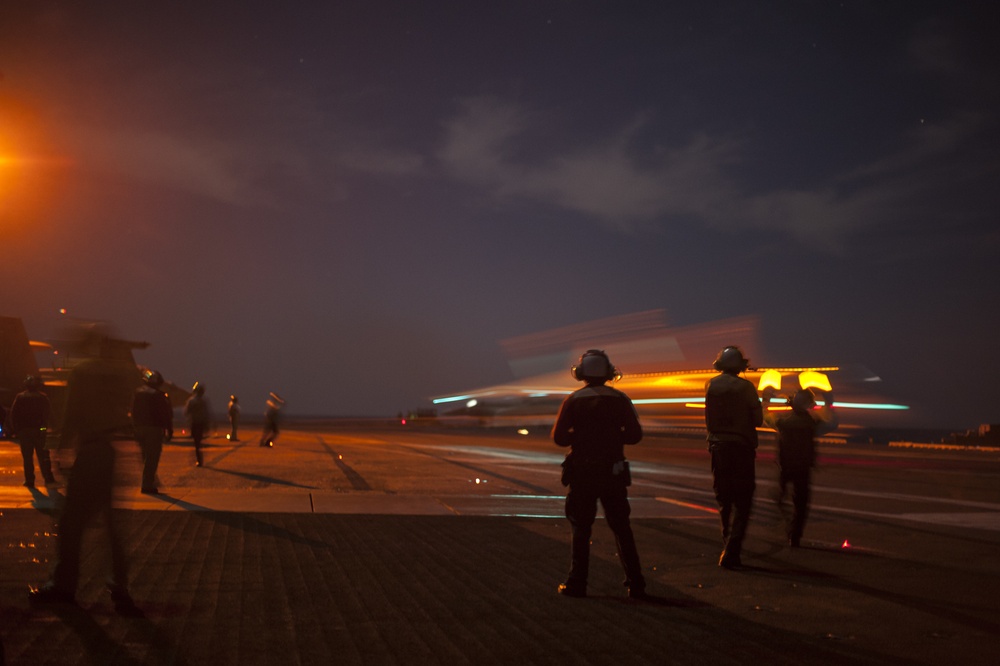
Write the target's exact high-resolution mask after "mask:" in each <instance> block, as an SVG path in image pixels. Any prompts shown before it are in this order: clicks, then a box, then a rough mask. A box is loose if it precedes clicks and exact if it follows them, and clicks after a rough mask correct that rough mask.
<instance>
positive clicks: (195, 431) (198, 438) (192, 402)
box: [184, 382, 210, 467]
mask: <svg viewBox="0 0 1000 666" xmlns="http://www.w3.org/2000/svg"><path fill="white" fill-rule="evenodd" d="M184 415H185V416H186V417H187V420H188V427H190V428H191V439H192V440H193V441H194V464H195V465H196V466H197V467H202V466H203V465H204V464H205V458H204V457H203V456H202V453H201V442H202V440H204V439H205V432H206V431H207V430H208V426H209V421H210V419H209V409H208V400H206V399H205V386H204V385H203V384H202V383H201V382H195V383H194V387H193V388H192V389H191V397H190V398H188V400H187V402H186V403H184Z"/></svg>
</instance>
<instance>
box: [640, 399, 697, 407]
mask: <svg viewBox="0 0 1000 666" xmlns="http://www.w3.org/2000/svg"><path fill="white" fill-rule="evenodd" d="M689 402H705V398H639V399H637V400H633V401H632V404H633V405H683V404H686V403H689Z"/></svg>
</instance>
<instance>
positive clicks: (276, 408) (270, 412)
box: [260, 393, 285, 446]
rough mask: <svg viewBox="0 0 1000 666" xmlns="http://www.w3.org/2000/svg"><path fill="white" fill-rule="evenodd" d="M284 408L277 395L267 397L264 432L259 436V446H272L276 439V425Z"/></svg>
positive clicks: (282, 401) (283, 402)
mask: <svg viewBox="0 0 1000 666" xmlns="http://www.w3.org/2000/svg"><path fill="white" fill-rule="evenodd" d="M284 406H285V401H284V400H282V399H281V396H279V395H278V394H277V393H270V394H269V395H268V398H267V411H265V412H264V432H263V433H261V435H260V445H261V446H274V440H276V439H277V438H278V425H279V421H280V420H281V410H282V408H283V407H284Z"/></svg>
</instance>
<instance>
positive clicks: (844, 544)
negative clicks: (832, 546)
mask: <svg viewBox="0 0 1000 666" xmlns="http://www.w3.org/2000/svg"><path fill="white" fill-rule="evenodd" d="M840 547H841V548H850V547H851V544H850V543H848V542H847V539H844V543H842V544H840Z"/></svg>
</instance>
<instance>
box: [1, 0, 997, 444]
mask: <svg viewBox="0 0 1000 666" xmlns="http://www.w3.org/2000/svg"><path fill="white" fill-rule="evenodd" d="M995 25H996V24H995V22H994V21H993V16H992V6H991V5H990V4H989V3H979V2H976V3H972V2H953V1H947V0H942V1H940V2H919V1H912V0H899V1H896V2H892V1H888V2H868V1H864V2H862V1H848V2H819V1H791V0H789V1H788V2H773V3H772V2H760V3H758V2H753V3H749V2H741V1H733V2H699V3H689V2H685V3H682V2H653V1H648V2H568V1H558V2H557V1H550V0H534V1H530V2H529V1H523V2H516V1H511V2H486V1H476V0H469V1H454V2H433V1H428V2H412V1H410V0H400V1H398V2H380V1H377V0H372V1H361V0H343V1H338V2H328V1H323V2H307V1H301V2H294V3H278V2H256V1H253V0H241V1H239V2H235V1H232V2H230V1H213V2H202V1H197V2H193V1H180V2H170V3H146V2H135V1H134V0H128V1H124V0H123V1H119V2H112V1H102V2H88V3H79V2H46V1H44V0H40V1H38V2H5V3H3V4H2V5H0V253H2V260H0V314H2V315H8V316H20V317H22V318H23V319H24V320H25V323H26V325H27V327H28V331H29V334H30V335H31V336H32V337H33V338H36V339H43V338H45V337H46V336H47V335H50V334H51V333H52V331H53V330H54V329H55V327H56V326H57V325H58V324H59V323H60V316H59V315H58V314H57V313H58V310H59V309H60V308H65V309H66V310H67V311H68V313H69V316H79V317H87V318H95V319H105V320H109V321H111V322H113V323H114V324H116V325H117V327H118V329H119V330H120V331H121V332H122V334H123V335H124V336H125V337H128V338H130V339H135V340H148V341H150V342H151V343H152V346H151V347H150V348H149V349H147V350H145V351H141V352H138V353H137V359H138V360H139V361H140V362H141V363H144V364H148V365H150V366H152V367H154V368H156V369H159V370H160V371H161V372H162V373H163V374H164V375H165V376H166V377H167V378H168V379H171V380H173V381H176V382H177V383H178V384H181V385H185V386H188V385H190V384H191V383H193V382H194V381H195V380H199V381H201V382H203V383H204V384H205V385H206V386H207V388H208V396H209V398H210V400H211V401H212V402H213V403H214V406H215V407H216V409H217V410H221V408H223V407H224V405H225V401H226V398H227V397H228V394H229V393H231V392H236V393H238V394H239V395H240V397H241V401H242V403H243V405H244V412H245V413H253V412H254V410H255V409H257V408H258V406H259V408H260V410H261V411H263V403H264V400H265V398H266V397H267V392H268V391H272V390H274V391H277V392H279V393H281V394H282V395H283V396H284V397H285V398H286V399H287V401H288V410H289V412H290V413H293V414H301V415H305V414H315V415H393V414H396V413H397V412H400V411H403V410H407V409H411V408H415V407H419V406H424V405H427V404H429V403H428V398H429V397H431V396H435V395H441V394H444V393H448V392H456V391H462V390H465V389H469V388H475V387H481V386H484V385H488V384H492V383H499V382H503V381H506V380H508V379H510V378H511V376H512V375H511V371H510V369H509V367H508V365H507V359H506V358H505V356H504V353H503V350H502V348H501V345H500V344H499V343H500V341H501V340H503V339H506V338H510V337H513V336H520V335H525V334H528V333H531V332H534V331H542V330H547V329H553V328H557V327H563V326H569V325H573V324H576V323H579V322H585V321H590V320H594V319H600V318H605V317H612V316H618V315H624V314H628V313H634V312H640V311H646V310H653V309H663V310H664V311H665V312H666V313H667V319H668V321H669V323H670V324H671V325H677V326H683V325H692V324H696V323H699V322H706V321H711V320H717V319H723V318H729V317H739V316H746V315H753V316H757V317H759V318H760V323H761V328H760V338H761V347H762V352H761V353H760V354H759V356H760V358H755V359H754V362H755V363H756V364H759V365H781V364H785V365H792V364H848V363H861V364H864V365H865V366H867V367H868V368H870V369H871V370H872V371H874V372H875V373H877V374H878V375H879V376H881V377H882V379H883V389H882V390H883V392H884V393H885V394H886V397H887V398H889V399H892V400H893V401H896V402H903V403H906V404H909V405H911V406H912V410H911V415H912V417H913V419H914V424H916V425H925V426H932V427H941V428H955V429H964V428H967V427H975V426H977V425H979V424H980V423H988V422H994V423H995V422H1000V393H998V390H997V388H996V387H997V380H996V373H997V371H998V370H1000V362H998V360H997V359H998V358H1000V352H998V348H997V343H996V337H997V332H998V331H1000V314H998V298H997V296H998V293H1000V277H998V269H997V266H998V256H1000V224H998V222H1000V221H998V211H1000V168H998V167H1000V151H998V150H997V148H998V146H1000V132H998V122H1000V116H998V113H997V111H998V109H1000V104H998V102H1000V95H998V93H1000V67H998V63H1000V53H998V47H997V41H998V40H997V39H996V31H995ZM599 342H600V341H595V344H599ZM711 361H712V359H711V358H706V359H703V360H702V361H701V362H700V363H699V364H700V365H702V366H706V367H707V366H708V365H710V363H711ZM623 370H625V371H627V368H623Z"/></svg>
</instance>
